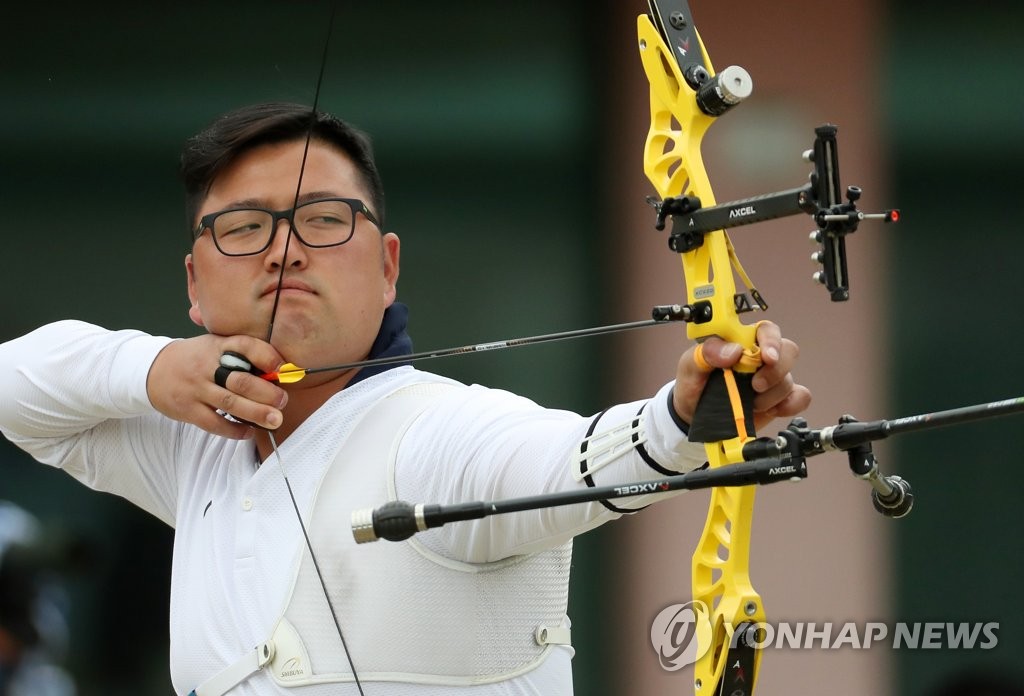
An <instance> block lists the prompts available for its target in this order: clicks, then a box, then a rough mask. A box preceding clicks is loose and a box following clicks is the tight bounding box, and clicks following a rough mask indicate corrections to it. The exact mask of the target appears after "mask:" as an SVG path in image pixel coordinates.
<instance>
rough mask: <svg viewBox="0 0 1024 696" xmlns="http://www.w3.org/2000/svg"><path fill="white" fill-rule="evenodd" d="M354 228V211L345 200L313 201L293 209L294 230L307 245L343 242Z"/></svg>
mask: <svg viewBox="0 0 1024 696" xmlns="http://www.w3.org/2000/svg"><path fill="white" fill-rule="evenodd" d="M354 228H355V211H354V210H353V209H352V206H351V205H349V204H348V203H346V202H345V201H314V202H313V203H307V204H306V205H302V206H299V207H298V208H296V209H295V231H296V232H298V233H299V236H300V237H301V238H302V241H303V242H304V243H305V244H306V245H308V246H333V245H336V244H344V243H345V242H347V241H348V240H349V239H350V238H351V237H352V230H353V229H354Z"/></svg>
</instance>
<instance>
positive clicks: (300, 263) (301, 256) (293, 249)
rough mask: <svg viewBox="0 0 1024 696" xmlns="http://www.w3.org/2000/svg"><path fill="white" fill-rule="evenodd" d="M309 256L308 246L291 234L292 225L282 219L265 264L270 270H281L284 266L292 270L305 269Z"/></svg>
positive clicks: (267, 252) (266, 254) (278, 223)
mask: <svg viewBox="0 0 1024 696" xmlns="http://www.w3.org/2000/svg"><path fill="white" fill-rule="evenodd" d="M307 254H308V250H307V249H306V245H305V244H303V243H302V242H300V241H299V240H298V238H297V237H296V235H294V234H291V223H290V222H289V221H288V220H286V219H281V220H278V221H277V229H276V230H275V232H274V238H273V239H272V240H270V246H269V247H268V248H267V251H266V252H265V255H264V257H263V260H264V261H263V262H264V265H266V267H267V268H268V269H269V270H280V268H281V266H282V265H284V264H287V265H288V266H289V267H290V268H304V267H305V266H306V263H307V261H308V260H309V257H308V255H307Z"/></svg>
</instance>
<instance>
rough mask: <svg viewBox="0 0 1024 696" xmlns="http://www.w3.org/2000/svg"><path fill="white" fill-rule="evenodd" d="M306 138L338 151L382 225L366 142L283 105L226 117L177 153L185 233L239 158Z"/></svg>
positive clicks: (338, 124) (321, 117) (344, 127)
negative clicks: (353, 169) (218, 181)
mask: <svg viewBox="0 0 1024 696" xmlns="http://www.w3.org/2000/svg"><path fill="white" fill-rule="evenodd" d="M306 138H310V139H312V140H315V141H320V142H323V143H326V144H328V145H332V146H334V147H336V148H338V149H339V150H341V151H342V152H343V153H344V154H345V155H347V156H348V157H349V159H351V160H352V163H353V164H354V165H355V167H356V170H357V171H358V172H359V175H360V176H361V177H362V179H363V184H365V186H366V189H367V191H368V192H369V194H370V198H371V200H370V201H368V202H367V203H368V205H369V206H370V207H371V209H372V210H373V213H374V214H375V215H376V217H377V219H378V220H379V221H380V224H381V226H383V224H384V187H383V184H382V183H381V179H380V173H379V172H378V171H377V165H376V163H375V162H374V160H373V149H372V147H371V145H370V138H369V136H367V135H366V134H365V133H363V132H362V131H360V130H358V129H357V128H354V127H353V126H351V125H349V124H348V123H345V122H344V121H342V120H341V119H339V118H336V117H334V116H332V115H330V114H327V113H323V112H319V111H317V112H314V111H313V110H312V109H311V108H310V107H308V106H303V105H301V104H290V103H286V102H270V103H266V104H254V105H252V106H245V107H242V108H240V109H236V110H234V111H230V112H228V113H226V114H224V115H222V116H220V117H219V118H218V119H217V120H215V121H214V122H213V123H212V124H210V125H209V126H208V127H207V128H206V129H204V130H203V131H201V132H200V133H198V134H196V135H194V136H193V137H191V138H189V140H188V141H187V142H186V143H185V149H184V150H183V151H182V153H181V170H180V173H181V178H182V181H183V182H184V184H185V215H186V220H187V224H188V227H189V231H190V232H191V231H192V228H193V226H194V225H195V224H196V216H197V215H198V214H199V208H200V206H201V205H202V202H203V199H205V198H206V196H207V194H208V193H209V191H210V187H211V186H212V185H213V182H214V180H215V179H216V178H217V176H218V175H219V174H220V173H221V172H222V171H223V170H224V168H225V167H227V166H228V165H229V164H231V162H233V161H234V160H235V159H236V158H238V156H239V155H241V154H243V153H245V152H247V151H249V150H251V149H252V148H254V147H258V146H260V145H268V144H274V143H283V142H289V141H293V140H305V139H306Z"/></svg>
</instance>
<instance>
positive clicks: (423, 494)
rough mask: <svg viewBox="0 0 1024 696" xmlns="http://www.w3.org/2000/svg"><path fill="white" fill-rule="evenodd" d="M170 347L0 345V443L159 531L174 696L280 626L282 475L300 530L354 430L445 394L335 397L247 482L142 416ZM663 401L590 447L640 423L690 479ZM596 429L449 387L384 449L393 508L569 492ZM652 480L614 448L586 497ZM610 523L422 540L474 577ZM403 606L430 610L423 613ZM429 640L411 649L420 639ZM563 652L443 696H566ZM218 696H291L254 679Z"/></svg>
mask: <svg viewBox="0 0 1024 696" xmlns="http://www.w3.org/2000/svg"><path fill="white" fill-rule="evenodd" d="M170 340H171V339H167V338H161V337H153V336H149V335H146V334H143V333H140V332H136V331H117V332H110V331H107V330H105V329H101V328H99V327H95V326H92V325H89V324H85V323H81V322H73V321H66V322H58V323H56V324H51V325H48V326H45V327H43V328H41V329H39V330H37V331H34V332H32V333H31V334H28V335H27V336H24V337H22V338H20V339H16V340H14V341H10V342H8V343H5V344H3V345H2V346H0V364H3V365H6V366H10V368H9V369H5V370H4V371H3V372H0V431H2V432H3V434H4V435H5V436H6V437H7V438H8V439H10V440H11V441H12V442H14V443H15V444H16V445H18V446H19V447H21V448H22V449H24V450H25V451H27V452H28V453H29V454H31V455H32V456H33V457H35V458H36V459H38V460H39V461H41V462H43V463H46V464H50V465H52V466H56V467H60V468H63V469H64V470H65V471H67V472H68V473H70V474H71V475H72V476H74V477H75V478H77V479H79V480H80V481H82V482H83V483H85V484H86V485H88V486H90V487H92V488H94V489H97V490H101V491H107V492H110V493H114V494H116V495H120V496H122V497H124V498H126V499H128V500H130V501H131V502H133V503H135V504H136V505H138V506H139V507H141V508H143V509H144V510H147V511H148V512H150V513H152V514H154V515H155V516H157V517H158V518H160V519H161V520H163V521H164V522H166V523H167V524H169V525H171V526H172V527H174V529H175V543H174V563H173V570H172V583H171V617H170V631H171V636H170V638H171V674H172V680H173V682H174V685H175V689H176V690H177V691H178V692H179V693H182V694H185V693H188V692H189V690H191V689H193V688H194V687H196V686H197V685H198V684H199V683H201V682H202V681H204V680H205V679H207V678H209V677H210V676H211V675H213V674H215V673H217V672H219V671H220V670H221V669H223V668H224V667H225V666H227V665H228V664H231V663H232V662H234V661H235V660H237V659H238V657H239V656H240V655H241V654H242V653H244V652H245V651H248V650H251V648H252V646H254V645H257V644H259V643H260V642H262V641H264V640H266V639H267V637H268V636H269V634H270V632H271V630H272V629H273V626H274V625H275V622H276V621H277V620H278V619H279V618H280V616H281V610H282V604H283V602H284V601H285V600H286V599H287V595H288V593H289V590H290V586H289V583H290V581H291V578H292V575H293V573H292V569H293V568H294V567H295V565H294V564H295V562H296V558H297V556H298V554H300V553H301V552H302V549H303V546H302V538H301V533H300V531H299V528H298V523H297V522H296V520H295V512H294V510H293V508H292V503H291V499H290V498H289V494H288V491H287V488H286V487H285V485H284V482H283V480H282V469H283V470H284V472H285V473H286V474H287V476H288V478H289V481H290V483H291V486H292V489H293V492H294V495H295V499H296V502H297V504H298V507H299V510H300V511H301V513H302V515H303V518H304V519H308V515H309V512H310V508H311V506H312V503H313V500H314V496H315V492H316V491H315V487H316V485H317V482H318V481H320V480H321V479H322V477H323V474H324V469H325V467H327V466H329V465H330V461H329V455H330V454H331V453H333V452H335V451H337V450H338V448H339V446H340V445H341V443H343V442H344V441H345V439H346V438H347V437H348V436H349V434H350V432H351V427H352V425H353V423H354V422H355V421H356V419H357V417H358V415H359V414H361V413H363V412H364V411H365V410H366V409H368V408H370V407H371V406H372V405H374V404H375V403H377V402H378V401H379V400H380V399H381V398H383V397H384V396H386V395H387V394H390V393H393V392H394V391H395V390H396V389H398V388H400V387H402V386H405V385H411V384H416V383H420V382H439V381H444V382H450V381H448V380H444V378H440V377H437V376H435V375H431V374H429V373H425V372H421V371H418V370H415V369H413V368H411V367H404V368H396V369H393V370H389V371H387V372H384V373H382V374H380V375H377V376H374V377H371V378H368V379H366V380H363V381H361V382H358V383H356V384H354V385H352V386H351V387H349V388H346V389H345V390H343V391H341V392H339V393H338V394H336V395H335V396H333V397H332V398H331V399H330V400H329V401H328V402H327V403H326V404H324V405H323V406H322V407H321V408H320V409H319V410H318V411H317V412H316V413H314V414H313V415H312V416H311V417H310V418H309V419H308V420H307V421H306V422H304V423H303V424H302V425H301V426H300V427H299V428H297V429H296V430H295V431H294V433H293V434H292V435H291V436H290V437H289V438H288V439H287V440H286V441H285V442H284V443H282V445H281V447H280V459H281V461H280V462H278V461H275V459H276V458H273V457H272V458H270V459H269V460H268V461H267V462H266V463H265V464H264V465H263V466H258V463H257V462H258V460H257V456H256V452H255V448H254V445H253V443H252V442H251V441H238V440H229V439H226V438H221V437H218V436H214V435H211V434H209V433H206V432H205V431H202V430H200V429H198V428H196V427H194V426H191V425H188V424H184V423H180V422H176V421H173V420H170V419H168V418H166V417H164V416H162V415H161V414H159V413H158V412H156V410H155V409H154V408H153V407H152V405H151V404H150V402H149V398H148V396H147V393H146V376H147V374H148V371H149V368H150V366H151V365H152V362H153V360H154V359H155V357H156V355H157V354H158V353H159V351H160V350H161V349H162V348H163V347H164V346H166V345H167V343H168V342H170ZM452 384H454V383H452ZM670 387H671V385H666V387H665V388H664V389H663V390H662V391H661V392H659V394H658V395H657V396H656V397H654V398H652V399H651V400H650V401H649V402H647V403H646V404H645V403H644V402H635V403H630V404H623V405H619V406H615V407H613V408H611V409H609V410H608V411H607V412H605V413H604V414H603V415H602V416H601V417H600V418H599V419H598V421H597V425H596V428H595V430H594V432H596V433H601V432H604V431H607V430H609V429H611V428H613V427H614V426H616V425H619V424H621V423H623V422H628V421H630V420H632V419H633V418H634V417H635V416H636V414H637V413H638V412H640V411H641V409H642V410H643V412H644V413H645V419H646V422H645V429H646V436H647V442H646V444H645V448H646V451H647V454H648V455H649V457H650V458H651V459H653V460H654V461H655V462H657V463H658V464H659V465H660V466H661V467H664V468H666V469H670V470H673V471H686V470H690V469H692V468H693V467H695V466H697V465H699V464H700V463H702V462H703V449H702V448H701V447H700V446H699V445H694V444H691V443H688V442H687V441H686V439H685V435H684V434H683V433H682V432H681V431H680V430H679V428H678V427H677V426H676V424H675V423H674V421H673V419H672V416H671V415H670V414H669V411H668V395H667V390H668V389H669V388H670ZM593 422H594V418H591V417H582V416H579V415H577V414H574V413H570V412H567V411H559V410H551V409H544V408H541V407H539V406H537V405H536V404H534V403H533V402H531V401H529V400H527V399H524V398H521V397H518V396H515V395H513V394H510V393H508V392H504V391H499V390H492V389H486V388H483V387H479V386H463V385H456V386H455V388H453V389H450V390H447V391H446V392H445V394H444V396H442V397H441V398H439V399H438V400H437V402H436V404H435V405H434V406H432V407H431V408H430V409H428V410H427V411H426V412H425V413H424V414H423V415H422V416H421V417H420V418H418V419H417V420H416V422H415V423H414V424H413V425H412V426H411V427H410V428H409V429H408V430H407V431H405V432H404V434H403V435H402V439H401V441H400V442H399V443H382V445H381V446H382V447H393V448H394V450H395V451H396V452H397V455H396V456H397V459H396V461H395V480H394V485H395V488H396V489H397V492H398V497H399V498H402V499H406V500H411V501H416V502H427V503H435V502H436V503H442V504H445V503H454V502H465V501H472V500H498V499H504V498H511V497H518V496H525V495H537V494H542V493H550V492H555V491H563V490H573V489H578V488H581V487H583V486H584V485H585V484H584V483H582V482H578V481H576V480H575V479H574V478H573V476H572V470H571V466H570V462H571V460H572V457H573V455H574V454H575V453H576V451H577V449H578V448H579V445H580V442H581V441H582V440H583V439H584V438H585V437H586V435H587V432H588V429H591V428H592V426H593ZM381 475H382V476H383V472H382V473H381ZM654 477H656V473H655V472H654V471H652V469H651V468H650V466H649V464H648V463H646V462H645V461H644V460H643V459H642V458H641V457H640V456H639V455H638V454H637V453H636V452H635V451H634V450H632V449H629V450H628V451H627V452H626V454H624V455H623V456H620V457H618V458H616V459H615V460H614V461H613V462H612V463H611V464H609V465H608V466H606V467H604V468H602V469H601V470H600V471H599V472H597V473H596V474H595V475H594V476H593V482H594V484H596V485H605V484H612V483H621V482H628V481H635V480H638V479H650V478H654ZM380 502H382V501H373V500H369V501H366V505H367V506H373V505H377V504H379V503H380ZM646 502H649V501H648V500H644V499H639V498H637V499H628V500H627V501H625V502H617V503H616V505H618V506H620V507H622V508H625V509H631V508H637V507H640V506H642V505H643V504H645V503H646ZM618 515H619V513H616V512H613V511H612V510H609V509H608V508H606V507H605V506H603V505H602V504H600V503H592V504H587V505H574V506H565V507H559V508H553V509H549V510H541V511H535V512H523V513H515V514H511V515H499V516H493V517H489V518H485V519H483V520H477V521H472V522H464V523H458V524H449V525H446V526H445V527H442V528H439V529H436V530H431V531H430V532H428V533H426V534H424V535H420V536H421V538H422V543H424V545H425V546H427V547H428V548H430V549H431V550H432V551H435V552H437V553H440V554H442V555H444V556H445V557H448V558H451V559H454V560H456V561H464V562H468V563H486V562H489V561H495V560H498V559H503V558H507V557H510V556H513V555H518V554H528V553H536V552H542V551H544V550H546V549H552V548H555V547H557V546H560V545H562V544H564V543H566V542H567V541H569V540H570V539H571V538H572V537H573V536H574V535H576V534H579V533H581V532H583V531H586V530H587V529H590V528H593V527H595V526H597V525H599V524H601V523H603V522H605V521H607V520H609V519H613V518H615V517H617V516H618ZM338 533H339V534H347V533H349V532H348V530H338ZM328 582H329V583H330V582H331V580H330V579H328ZM507 590H508V592H510V593H514V592H516V591H517V588H516V587H514V586H510V587H508V588H507ZM404 601H422V602H424V603H427V605H428V606H429V603H430V601H431V599H430V597H429V596H424V597H421V598H404ZM492 601H494V602H501V601H502V600H501V598H500V597H494V598H493V600H492ZM342 620H344V619H342ZM346 638H347V639H348V640H353V638H355V637H348V636H347V637H346ZM433 639H434V637H432V636H424V641H427V642H429V641H431V640H433ZM441 649H443V648H441ZM571 654H572V653H571V649H569V648H558V649H555V650H553V651H552V652H551V653H550V655H549V657H548V658H547V659H546V660H545V661H544V662H543V663H542V664H541V665H540V666H539V667H538V668H536V669H534V670H533V671H531V672H528V673H527V674H524V675H521V676H518V677H515V678H513V679H512V680H509V681H504V682H500V683H494V684H486V685H481V686H472V687H452V689H451V693H458V694H463V695H465V696H483V695H484V694H488V695H490V694H563V693H564V694H567V693H571V689H572V686H571V671H570V666H569V660H570V658H571ZM355 667H356V670H357V671H358V669H359V665H358V664H356V665H355ZM364 688H365V691H366V693H367V694H391V695H394V696H412V695H414V694H417V695H418V694H427V693H430V694H438V693H447V692H446V691H445V689H444V687H438V686H430V685H427V686H424V685H419V684H398V683H382V682H376V683H371V684H368V685H366V684H364ZM300 691H301V693H302V694H304V696H326V695H327V694H355V693H357V691H356V687H355V685H354V684H352V683H339V684H332V685H314V686H307V687H302V688H301V689H300ZM231 693H232V694H236V693H237V694H240V695H241V694H245V695H249V694H251V695H253V696H256V695H258V694H259V695H262V694H287V693H290V691H289V690H288V689H283V688H280V687H279V686H277V685H276V684H274V682H273V681H272V680H271V679H270V678H269V677H268V676H267V675H265V674H262V673H260V674H256V675H254V676H253V677H252V678H251V679H249V680H247V681H246V682H243V683H242V684H240V685H239V686H238V687H236V689H234V690H233V691H232V692H231Z"/></svg>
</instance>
